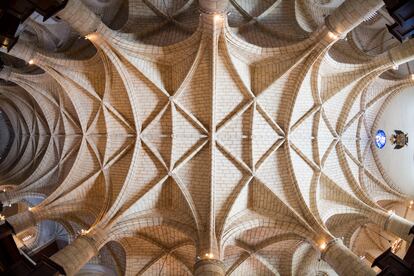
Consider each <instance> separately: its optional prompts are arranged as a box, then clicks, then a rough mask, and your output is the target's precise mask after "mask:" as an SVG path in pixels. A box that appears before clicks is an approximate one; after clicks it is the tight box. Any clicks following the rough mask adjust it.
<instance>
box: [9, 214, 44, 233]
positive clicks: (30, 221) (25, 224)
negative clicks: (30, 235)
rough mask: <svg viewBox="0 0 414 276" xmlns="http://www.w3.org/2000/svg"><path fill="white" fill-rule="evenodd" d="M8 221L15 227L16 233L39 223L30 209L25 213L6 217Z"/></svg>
mask: <svg viewBox="0 0 414 276" xmlns="http://www.w3.org/2000/svg"><path fill="white" fill-rule="evenodd" d="M6 221H7V222H8V223H9V224H10V225H11V226H12V227H13V231H14V233H15V234H18V233H20V232H22V231H24V230H26V229H28V228H30V227H33V226H36V223H37V220H36V217H35V215H34V214H33V213H32V212H30V211H25V212H23V213H19V214H16V215H14V216H11V217H8V218H6Z"/></svg>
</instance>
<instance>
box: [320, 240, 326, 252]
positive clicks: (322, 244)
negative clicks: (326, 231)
mask: <svg viewBox="0 0 414 276" xmlns="http://www.w3.org/2000/svg"><path fill="white" fill-rule="evenodd" d="M319 249H320V250H325V249H326V242H323V243H321V244H320V245H319Z"/></svg>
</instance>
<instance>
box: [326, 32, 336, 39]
mask: <svg viewBox="0 0 414 276" xmlns="http://www.w3.org/2000/svg"><path fill="white" fill-rule="evenodd" d="M328 36H329V37H330V38H332V39H338V36H337V35H336V34H334V33H333V32H329V33H328Z"/></svg>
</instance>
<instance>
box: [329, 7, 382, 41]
mask: <svg viewBox="0 0 414 276" xmlns="http://www.w3.org/2000/svg"><path fill="white" fill-rule="evenodd" d="M383 5H384V2H383V1H382V0H346V1H345V2H344V3H342V5H340V6H339V7H338V8H337V9H336V10H335V11H334V12H333V13H332V14H330V15H329V16H328V17H326V19H325V25H326V27H327V28H328V29H329V30H330V31H331V32H332V33H334V34H335V35H337V36H338V37H341V36H344V35H346V34H347V33H348V32H350V31H351V30H352V29H354V28H355V27H356V26H358V25H359V24H361V23H362V22H363V21H364V20H365V19H366V18H367V16H369V15H372V14H373V13H374V12H376V11H377V10H379V9H380V8H381V7H382V6H383Z"/></svg>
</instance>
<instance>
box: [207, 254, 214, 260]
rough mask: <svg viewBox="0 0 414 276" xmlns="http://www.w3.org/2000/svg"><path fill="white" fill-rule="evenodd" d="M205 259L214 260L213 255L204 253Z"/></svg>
mask: <svg viewBox="0 0 414 276" xmlns="http://www.w3.org/2000/svg"><path fill="white" fill-rule="evenodd" d="M205 256H206V257H207V258H209V259H213V258H214V255H213V253H206V255H205Z"/></svg>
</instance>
